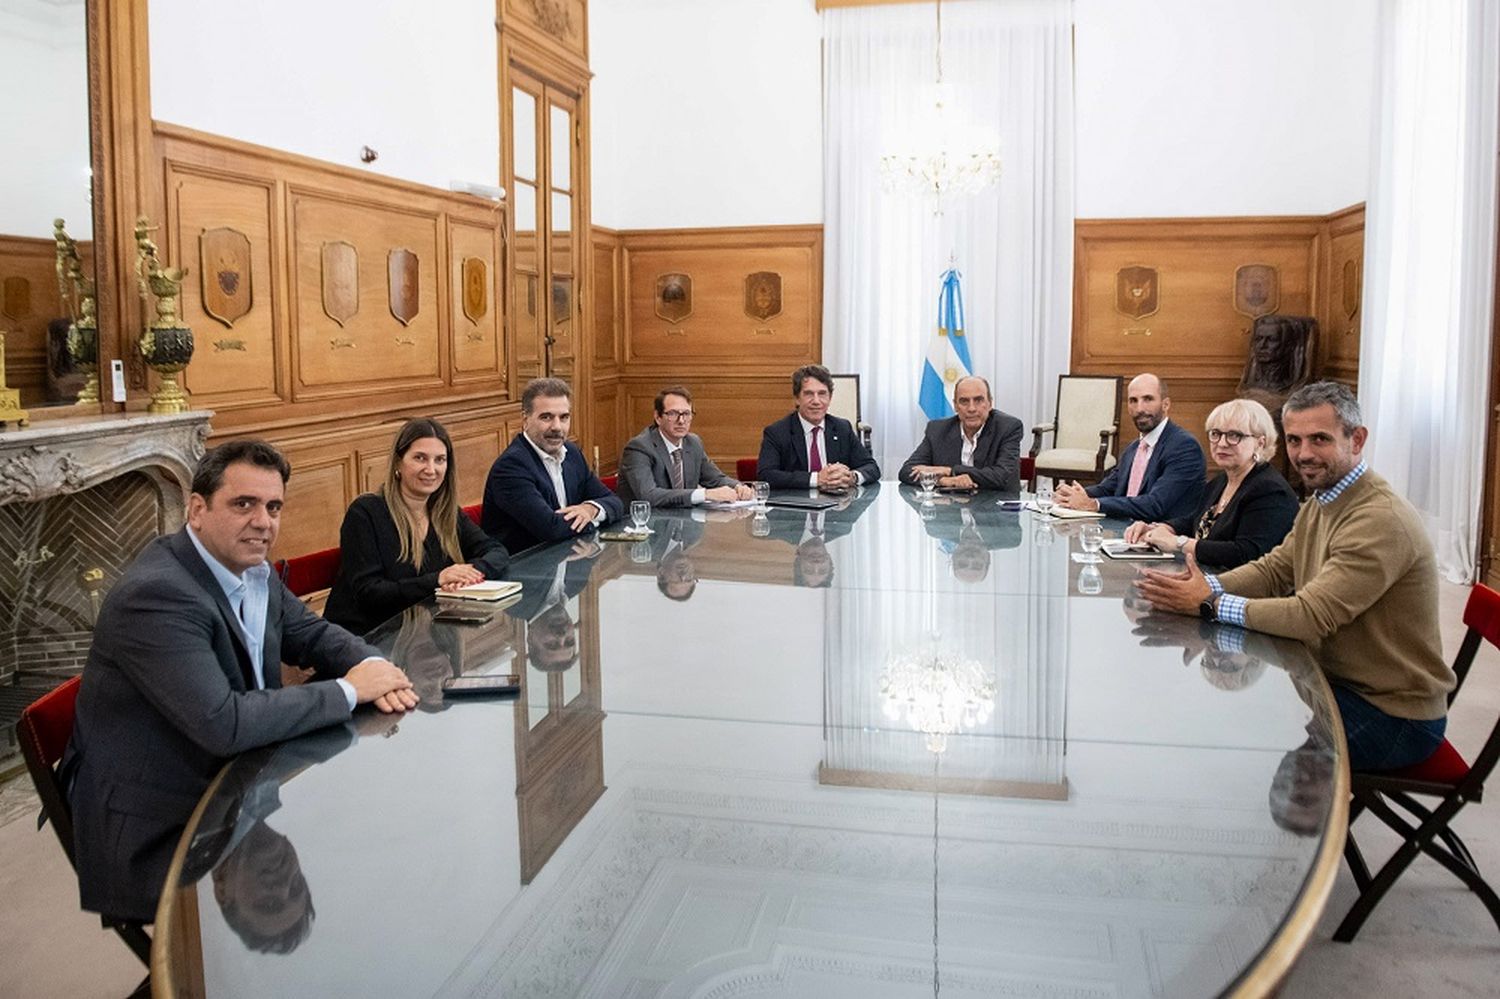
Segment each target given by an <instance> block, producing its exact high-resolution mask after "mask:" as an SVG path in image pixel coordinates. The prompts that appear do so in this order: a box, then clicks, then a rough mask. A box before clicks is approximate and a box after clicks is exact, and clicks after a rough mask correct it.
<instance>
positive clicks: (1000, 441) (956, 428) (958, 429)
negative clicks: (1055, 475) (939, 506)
mask: <svg viewBox="0 0 1500 999" xmlns="http://www.w3.org/2000/svg"><path fill="white" fill-rule="evenodd" d="M953 409H954V410H955V412H956V414H957V415H955V416H950V417H948V418H947V419H945V420H933V421H931V422H930V423H928V424H927V430H926V432H925V433H924V434H923V435H922V441H921V443H919V444H918V445H917V449H916V450H915V451H913V452H912V453H911V457H910V458H907V459H906V464H904V465H902V466H901V473H900V475H899V476H898V477H899V478H900V480H901V481H902V482H916V481H917V479H918V477H919V476H920V475H921V473H922V472H923V471H933V472H936V473H937V474H938V475H939V476H940V478H939V479H938V485H939V486H941V487H943V488H952V489H999V490H1002V491H1004V492H1011V493H1014V492H1019V491H1020V488H1021V473H1020V469H1021V434H1022V432H1023V430H1024V428H1023V427H1022V426H1021V421H1020V420H1018V419H1016V418H1015V417H1014V416H1011V415H1009V414H1008V413H1002V412H1001V411H1000V410H998V409H993V408H991V402H990V383H989V382H987V381H985V380H984V379H983V378H980V377H979V376H978V375H968V376H965V377H963V378H960V379H959V380H958V381H957V382H956V383H954V385H953Z"/></svg>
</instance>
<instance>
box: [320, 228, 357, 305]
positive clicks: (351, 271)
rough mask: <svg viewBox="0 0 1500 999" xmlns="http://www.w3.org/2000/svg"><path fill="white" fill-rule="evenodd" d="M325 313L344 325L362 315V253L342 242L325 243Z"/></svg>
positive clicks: (351, 244)
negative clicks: (360, 279) (360, 261)
mask: <svg viewBox="0 0 1500 999" xmlns="http://www.w3.org/2000/svg"><path fill="white" fill-rule="evenodd" d="M323 311H324V312H326V313H328V318H329V319H332V320H333V321H334V322H336V323H338V324H339V325H340V326H343V325H344V324H345V323H347V322H348V321H349V320H351V319H353V318H354V316H355V314H356V313H358V312H359V251H358V250H356V249H355V248H354V244H353V243H346V242H345V241H344V240H342V239H340V240H336V241H333V242H329V243H324V244H323Z"/></svg>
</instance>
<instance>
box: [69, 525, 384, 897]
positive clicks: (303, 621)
mask: <svg viewBox="0 0 1500 999" xmlns="http://www.w3.org/2000/svg"><path fill="white" fill-rule="evenodd" d="M378 655H380V652H379V651H378V650H377V649H375V648H374V647H372V646H370V645H368V644H366V643H365V642H362V641H360V640H359V639H358V638H355V637H354V636H353V635H351V634H349V633H348V632H347V631H345V630H344V629H342V628H340V627H338V626H337V625H335V624H333V623H331V622H329V621H325V620H324V619H323V618H320V617H318V616H317V615H316V614H314V613H312V611H310V610H308V609H307V608H306V607H305V606H303V604H302V601H300V600H298V599H297V598H296V597H295V596H293V595H292V594H291V592H290V591H289V590H287V588H286V587H285V586H284V585H283V584H282V582H281V581H280V580H279V579H277V578H276V576H275V574H272V576H271V580H270V596H269V598H268V600H267V603H266V633H265V638H264V640H263V644H262V659H263V661H264V664H265V689H264V690H253V689H250V683H249V679H248V678H249V676H250V658H249V652H248V651H247V650H246V648H245V643H244V639H243V638H242V637H241V634H240V629H239V625H238V624H237V622H236V618H235V615H234V611H233V610H232V609H231V608H230V606H229V600H228V598H226V597H225V596H224V591H223V589H222V588H220V586H219V583H218V581H217V580H216V579H214V577H213V573H211V572H210V571H209V568H208V566H207V565H206V564H204V561H203V559H202V557H201V556H199V554H198V551H197V549H196V548H194V547H193V542H192V540H191V539H190V538H189V537H188V536H187V529H186V528H184V529H183V530H180V531H178V532H177V533H176V534H173V535H169V536H166V537H162V538H157V539H156V540H155V541H153V542H151V544H149V545H147V546H146V548H145V550H144V551H142V552H141V554H140V556H139V557H137V558H136V560H135V561H134V562H132V563H131V564H130V567H129V568H128V569H126V570H125V573H124V575H122V576H121V577H120V581H119V582H118V583H116V584H115V586H114V588H113V589H112V590H110V591H109V595H108V596H106V597H105V598H104V604H103V606H101V607H100V609H99V620H98V622H97V624H96V625H95V627H94V642H93V645H92V647H91V648H90V649H89V658H88V664H87V665H86V666H84V668H83V686H82V687H81V688H80V689H79V691H78V709H77V716H76V718H75V720H74V725H73V736H72V739H71V741H70V742H69V743H68V750H67V753H66V754H65V755H64V757H63V769H64V773H65V776H66V777H67V778H69V779H70V780H71V783H70V784H69V785H68V798H69V801H70V802H71V804H72V808H73V846H74V854H75V858H76V860H77V866H78V888H79V900H80V902H81V903H82V905H83V908H85V909H88V910H90V911H92V912H101V913H104V914H106V915H110V916H114V917H116V918H120V919H133V920H140V921H142V922H148V923H149V922H151V921H152V920H153V919H155V918H156V902H157V898H158V896H159V895H160V893H161V888H162V882H163V881H164V880H165V879H166V874H167V866H168V864H169V863H170V862H171V859H172V852H173V850H175V849H176V847H177V840H178V838H179V836H180V835H181V833H182V828H183V826H184V825H186V823H187V819H188V816H189V815H191V814H192V811H193V808H194V807H195V806H196V805H197V803H198V799H199V798H200V797H201V796H202V794H203V792H204V791H205V790H206V789H207V787H208V783H209V781H211V780H212V779H213V776H214V774H215V773H216V772H217V771H218V769H219V767H220V766H221V765H222V764H223V763H224V761H225V760H226V759H228V758H229V757H232V756H236V755H238V754H239V753H242V752H244V751H245V750H248V749H254V748H256V747H258V746H264V745H268V744H270V743H273V742H279V741H281V740H282V739H290V738H292V737H293V736H297V735H301V734H302V733H304V732H310V731H312V730H313V729H316V728H321V727H322V726H324V725H330V724H334V723H336V722H342V721H345V720H347V719H348V717H349V703H348V701H347V700H346V699H345V697H344V691H343V690H342V688H340V687H339V686H338V684H336V683H333V682H331V681H332V679H333V678H334V677H338V676H342V675H343V674H344V673H346V672H348V670H349V667H351V666H353V665H355V664H356V663H358V662H360V661H361V660H363V659H365V658H367V657H369V656H378ZM283 662H285V663H290V664H292V665H294V666H313V667H316V669H317V673H316V679H317V680H319V681H328V682H313V683H305V684H301V685H300V686H295V687H283V686H281V667H280V664H281V663H283ZM65 783H66V782H65Z"/></svg>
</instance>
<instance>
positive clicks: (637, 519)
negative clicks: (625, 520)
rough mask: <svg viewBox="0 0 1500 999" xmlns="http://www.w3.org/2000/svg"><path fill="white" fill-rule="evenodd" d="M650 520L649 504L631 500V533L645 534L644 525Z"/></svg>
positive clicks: (643, 501)
mask: <svg viewBox="0 0 1500 999" xmlns="http://www.w3.org/2000/svg"><path fill="white" fill-rule="evenodd" d="M650 520H651V504H650V503H648V502H646V501H645V500H631V502H630V523H631V528H630V529H631V531H632V532H634V533H636V534H645V533H646V524H647V523H649V522H650Z"/></svg>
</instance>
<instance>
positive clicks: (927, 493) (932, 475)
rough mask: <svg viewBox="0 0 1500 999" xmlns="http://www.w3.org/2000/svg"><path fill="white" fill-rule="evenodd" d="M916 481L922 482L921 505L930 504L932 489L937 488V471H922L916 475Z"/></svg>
mask: <svg viewBox="0 0 1500 999" xmlns="http://www.w3.org/2000/svg"><path fill="white" fill-rule="evenodd" d="M917 481H918V482H920V483H921V484H922V505H923V506H931V505H932V494H933V491H934V490H936V489H937V484H938V473H936V472H923V473H922V474H921V475H919V476H917Z"/></svg>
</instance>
